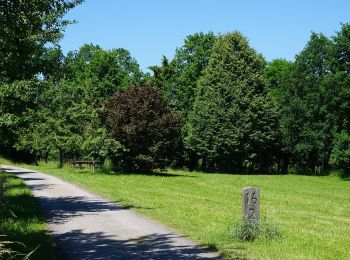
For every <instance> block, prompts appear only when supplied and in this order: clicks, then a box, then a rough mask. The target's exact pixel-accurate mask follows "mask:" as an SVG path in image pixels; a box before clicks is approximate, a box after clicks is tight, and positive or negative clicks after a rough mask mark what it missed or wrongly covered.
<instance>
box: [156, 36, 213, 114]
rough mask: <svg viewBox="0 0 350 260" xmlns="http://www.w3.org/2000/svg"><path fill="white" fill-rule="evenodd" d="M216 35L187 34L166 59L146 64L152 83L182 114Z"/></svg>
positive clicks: (190, 105) (188, 106)
mask: <svg viewBox="0 0 350 260" xmlns="http://www.w3.org/2000/svg"><path fill="white" fill-rule="evenodd" d="M216 38H217V37H216V36H215V35H214V33H212V32H209V33H207V34H204V33H195V34H192V35H189V36H187V37H186V39H185V41H184V45H183V46H182V47H180V48H177V49H176V52H175V56H174V59H173V60H172V61H171V62H170V63H169V61H168V60H167V58H166V57H163V60H162V65H161V66H160V67H157V66H152V67H150V68H151V69H152V70H153V72H154V82H155V85H156V86H158V87H159V88H160V89H162V90H163V92H164V94H165V96H166V97H167V98H168V99H169V101H170V104H171V105H172V106H173V107H174V108H176V110H178V111H179V112H181V114H182V116H183V117H184V118H186V117H187V115H188V113H189V112H190V111H191V109H192V106H193V101H194V95H195V89H196V84H197V81H198V79H199V77H200V76H202V74H203V71H204V69H205V67H206V66H207V64H208V61H209V57H210V55H211V51H212V48H213V45H214V42H215V40H216Z"/></svg>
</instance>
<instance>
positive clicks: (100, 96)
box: [64, 44, 143, 107]
mask: <svg viewBox="0 0 350 260" xmlns="http://www.w3.org/2000/svg"><path fill="white" fill-rule="evenodd" d="M64 71H65V78H66V80H67V81H70V82H72V83H74V84H75V85H77V86H79V87H80V89H81V91H82V93H83V96H84V100H85V102H87V103H91V104H92V105H93V106H97V107H99V106H101V105H102V104H103V103H104V102H105V101H106V100H107V99H109V98H110V97H111V96H112V95H113V94H114V93H115V92H116V91H117V90H120V89H128V88H129V87H130V86H132V85H137V84H138V83H140V82H141V80H142V76H143V74H142V73H141V71H140V69H139V65H138V64H137V62H136V60H135V59H134V58H132V57H131V56H130V53H129V52H128V51H127V50H125V49H122V48H119V49H112V50H103V49H102V48H101V47H99V46H98V45H97V46H95V45H92V44H85V45H83V46H82V47H81V48H80V49H79V51H75V52H69V53H68V54H67V57H66V59H65V69H64Z"/></svg>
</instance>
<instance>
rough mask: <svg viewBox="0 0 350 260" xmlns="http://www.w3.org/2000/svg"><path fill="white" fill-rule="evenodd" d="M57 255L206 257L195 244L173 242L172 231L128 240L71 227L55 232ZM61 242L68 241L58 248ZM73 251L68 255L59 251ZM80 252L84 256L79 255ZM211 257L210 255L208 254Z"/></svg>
mask: <svg viewBox="0 0 350 260" xmlns="http://www.w3.org/2000/svg"><path fill="white" fill-rule="evenodd" d="M57 238H58V240H59V241H60V242H59V243H57V251H58V259H101V260H102V259H194V260H199V259H203V260H204V259H209V258H207V257H201V256H199V255H198V254H200V253H203V252H205V251H204V250H203V249H201V248H197V247H195V246H193V247H191V246H174V245H173V244H172V242H173V241H172V239H173V238H175V236H174V235H173V234H165V235H164V234H151V235H148V236H143V237H139V238H136V239H129V240H118V239H116V238H114V237H111V236H108V235H105V234H103V233H101V232H97V233H83V232H82V231H81V230H73V231H71V232H67V233H64V234H62V235H58V236H57ZM61 244H64V245H69V248H68V247H66V248H64V250H61V248H60V247H61ZM62 251H65V252H73V253H72V254H70V255H69V256H67V255H65V254H64V253H62ZM81 256H84V258H81ZM210 259H213V258H210Z"/></svg>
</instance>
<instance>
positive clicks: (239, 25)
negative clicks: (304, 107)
mask: <svg viewBox="0 0 350 260" xmlns="http://www.w3.org/2000/svg"><path fill="white" fill-rule="evenodd" d="M66 18H68V19H75V20H77V21H78V24H74V25H70V26H69V27H68V28H67V30H66V33H65V36H64V38H63V39H62V41H61V46H62V49H63V51H64V52H65V53H66V52H67V51H69V50H76V49H78V48H79V47H80V46H81V45H83V44H84V43H93V44H99V45H100V46H101V47H103V48H104V49H112V48H119V47H122V48H125V49H127V50H129V51H130V52H131V55H132V56H133V57H135V58H136V60H137V61H138V63H139V64H140V67H141V68H142V69H143V70H145V69H146V68H147V67H148V66H151V65H157V64H159V63H160V60H161V57H162V55H163V54H164V55H165V56H167V57H168V58H172V57H173V55H174V52H175V48H176V47H179V46H181V45H182V44H183V40H184V38H185V37H186V36H187V35H189V34H193V33H196V32H200V31H202V32H208V31H213V32H215V33H226V32H230V31H235V30H238V31H240V32H241V33H243V35H245V36H246V37H247V38H248V39H249V42H250V44H251V46H252V47H253V48H255V49H256V50H257V51H258V52H260V53H262V54H263V55H264V57H265V58H266V59H267V60H272V59H275V58H285V59H288V60H293V59H294V56H295V55H296V54H297V53H299V52H300V51H301V50H302V49H303V48H304V46H305V44H306V43H307V41H308V39H309V37H310V33H311V31H314V32H317V33H319V32H322V33H323V34H325V35H326V36H331V35H334V33H335V32H336V31H338V30H339V29H340V26H341V23H347V22H350V0H294V1H293V0H246V1H244V0H240V1H238V0H172V1H171V0H86V1H85V2H84V3H83V4H82V5H80V6H78V7H76V8H75V9H73V10H71V11H70V12H69V14H67V17H66Z"/></svg>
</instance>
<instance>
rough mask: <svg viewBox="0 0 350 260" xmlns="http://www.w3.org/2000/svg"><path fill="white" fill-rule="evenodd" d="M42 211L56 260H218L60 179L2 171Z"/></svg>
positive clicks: (15, 170)
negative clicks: (22, 184) (21, 183)
mask: <svg viewBox="0 0 350 260" xmlns="http://www.w3.org/2000/svg"><path fill="white" fill-rule="evenodd" d="M3 168H5V170H6V171H8V172H12V173H15V174H16V175H17V176H18V177H20V178H22V179H23V180H24V181H25V183H26V185H27V186H28V187H29V188H30V189H31V190H32V192H33V194H34V196H35V197H36V198H38V200H39V202H40V203H41V205H42V206H43V208H44V210H45V213H46V217H47V220H48V224H49V230H50V232H51V233H52V235H53V237H54V240H55V244H56V247H57V252H58V259H59V260H61V259H219V258H218V257H217V255H216V254H214V253H210V252H208V251H206V250H204V249H202V248H200V247H198V246H197V245H196V244H195V243H194V242H193V241H191V240H189V239H187V238H185V237H183V236H182V235H180V234H178V233H177V232H175V231H174V230H172V229H169V228H167V227H165V226H163V225H161V224H159V223H156V222H155V221H152V220H150V219H148V218H146V217H143V216H141V215H140V214H138V213H135V212H133V211H131V210H128V209H124V208H122V207H120V206H118V205H116V204H114V203H111V202H110V201H108V200H106V199H104V198H101V197H99V196H97V195H96V194H93V193H90V192H88V191H86V190H84V189H82V188H79V187H77V186H76V185H73V184H71V183H68V182H65V181H62V180H61V179H59V178H56V177H53V176H50V175H48V174H44V173H41V172H36V171H32V170H27V169H23V168H19V167H12V166H3Z"/></svg>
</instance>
